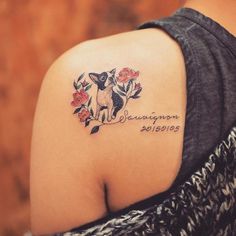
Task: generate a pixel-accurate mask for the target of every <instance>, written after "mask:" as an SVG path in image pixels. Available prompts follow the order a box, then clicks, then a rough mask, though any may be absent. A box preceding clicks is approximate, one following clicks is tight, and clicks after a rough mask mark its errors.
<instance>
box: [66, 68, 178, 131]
mask: <svg viewBox="0 0 236 236" xmlns="http://www.w3.org/2000/svg"><path fill="white" fill-rule="evenodd" d="M139 76H140V72H139V71H136V70H133V69H131V68H128V67H126V68H123V69H121V70H120V71H119V72H116V69H112V70H111V71H105V72H101V73H94V72H93V73H88V75H85V73H83V74H81V75H80V76H79V77H78V79H76V80H74V82H73V87H74V92H73V100H72V101H71V105H72V106H73V107H74V109H75V110H74V112H73V114H75V115H76V116H77V117H78V119H79V121H80V122H81V123H82V124H83V125H84V126H85V127H91V128H90V134H94V133H97V132H98V131H99V130H100V129H101V127H102V126H105V125H115V124H118V123H125V122H127V121H132V120H143V121H144V120H150V121H151V122H152V126H151V127H149V126H142V127H141V129H140V131H141V132H143V131H146V132H150V131H152V132H159V131H164V130H163V127H162V128H160V127H159V126H156V122H157V120H158V119H164V120H170V119H178V118H179V117H178V116H176V115H174V116H169V115H168V116H163V115H161V116H158V115H156V114H155V112H152V113H151V114H149V115H131V114H129V112H128V109H127V108H128V103H129V101H130V99H135V100H137V99H139V98H140V97H141V96H142V90H143V88H142V86H141V83H140V82H139ZM91 89H95V90H94V91H96V92H95V93H92V94H96V95H95V96H92V95H91V92H90V90H91ZM171 127H172V128H171ZM171 127H169V128H168V130H170V131H171V130H172V131H174V132H176V131H178V129H179V128H178V127H179V126H174V128H173V126H171Z"/></svg>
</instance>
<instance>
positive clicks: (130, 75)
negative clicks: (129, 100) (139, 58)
mask: <svg viewBox="0 0 236 236" xmlns="http://www.w3.org/2000/svg"><path fill="white" fill-rule="evenodd" d="M138 76H139V71H134V70H132V69H130V68H128V67H126V68H123V69H122V70H121V71H120V72H119V74H118V77H117V81H118V82H120V83H127V82H128V81H129V80H131V79H137V77H138Z"/></svg>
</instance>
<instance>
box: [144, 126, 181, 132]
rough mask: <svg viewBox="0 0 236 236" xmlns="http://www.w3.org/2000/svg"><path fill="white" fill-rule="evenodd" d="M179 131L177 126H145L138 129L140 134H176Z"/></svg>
mask: <svg viewBox="0 0 236 236" xmlns="http://www.w3.org/2000/svg"><path fill="white" fill-rule="evenodd" d="M179 129H180V126H179V125H162V126H160V125H159V126H156V125H150V126H146V125H143V126H142V128H141V129H140V131H141V132H150V133H151V132H156V133H157V132H178V131H179Z"/></svg>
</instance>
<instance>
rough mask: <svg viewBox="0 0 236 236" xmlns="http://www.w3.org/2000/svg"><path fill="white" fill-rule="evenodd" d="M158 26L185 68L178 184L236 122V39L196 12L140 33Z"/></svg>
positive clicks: (183, 11)
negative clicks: (175, 45)
mask: <svg viewBox="0 0 236 236" xmlns="http://www.w3.org/2000/svg"><path fill="white" fill-rule="evenodd" d="M154 27H156V28H160V29H162V30H164V31H165V32H166V33H168V34H169V35H170V36H171V37H172V38H173V39H175V40H176V42H177V43H178V44H179V45H180V47H181V49H182V53H183V56H184V60H185V67H186V76H187V82H186V89H187V107H186V117H185V118H186V120H185V127H184V143H183V153H182V165H181V168H180V171H179V173H178V175H177V178H176V180H175V182H174V184H173V185H175V184H178V183H181V182H182V181H183V180H184V179H185V178H186V177H188V176H189V175H190V174H191V173H193V171H194V169H195V168H196V167H197V166H199V164H200V163H201V162H202V161H204V160H203V159H204V157H205V158H206V157H208V154H210V152H211V151H212V148H213V147H214V146H215V145H216V144H217V143H218V142H219V141H220V140H221V139H222V138H223V137H224V136H225V135H226V134H227V132H228V131H229V129H230V128H231V127H232V125H233V124H234V123H235V121H236V37H234V36H233V35H232V34H231V33H230V32H228V31H227V30H226V29H225V28H223V27H222V26H221V25H219V24H218V23H217V22H215V21H214V20H213V19H211V18H209V17H207V16H205V15H203V14H202V13H200V12H198V11H196V10H194V9H191V8H180V9H178V10H177V11H176V12H175V13H174V14H173V15H172V16H170V17H166V18H162V19H160V20H152V21H149V22H146V23H144V24H142V25H140V26H138V28H137V29H145V28H154Z"/></svg>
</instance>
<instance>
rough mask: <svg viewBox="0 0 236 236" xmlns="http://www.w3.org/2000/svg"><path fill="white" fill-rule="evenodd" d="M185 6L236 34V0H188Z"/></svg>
mask: <svg viewBox="0 0 236 236" xmlns="http://www.w3.org/2000/svg"><path fill="white" fill-rule="evenodd" d="M183 7H189V8H193V9H195V10H197V11H199V12H201V13H202V14H204V15H206V16H208V17H210V18H211V19H213V20H214V21H216V22H218V23H219V24H220V25H221V26H223V27H224V28H225V29H227V30H228V31H229V32H230V33H231V34H233V35H234V36H236V24H235V22H236V0H188V1H186V2H185V4H184V5H183Z"/></svg>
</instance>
